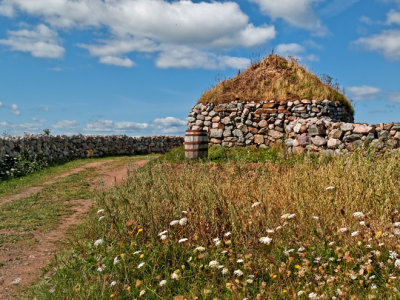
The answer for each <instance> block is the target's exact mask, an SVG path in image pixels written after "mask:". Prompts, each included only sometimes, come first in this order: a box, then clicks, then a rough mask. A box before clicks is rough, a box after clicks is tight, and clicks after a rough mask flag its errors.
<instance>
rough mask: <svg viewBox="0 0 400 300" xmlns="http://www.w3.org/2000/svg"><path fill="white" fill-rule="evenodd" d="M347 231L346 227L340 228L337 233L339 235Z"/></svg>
mask: <svg viewBox="0 0 400 300" xmlns="http://www.w3.org/2000/svg"><path fill="white" fill-rule="evenodd" d="M346 231H347V228H346V227H343V228H340V229H339V232H341V233H344V232H346Z"/></svg>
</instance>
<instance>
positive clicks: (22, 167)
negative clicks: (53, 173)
mask: <svg viewBox="0 0 400 300" xmlns="http://www.w3.org/2000/svg"><path fill="white" fill-rule="evenodd" d="M47 165H48V163H47V161H46V159H45V157H44V154H43V153H40V154H32V153H31V152H30V151H29V150H27V149H25V150H23V151H22V152H21V154H19V155H18V156H15V157H13V156H10V155H6V156H4V157H3V158H2V159H0V180H4V179H7V178H10V177H20V176H24V175H27V174H31V173H34V172H36V171H39V170H41V169H43V168H44V167H46V166H47Z"/></svg>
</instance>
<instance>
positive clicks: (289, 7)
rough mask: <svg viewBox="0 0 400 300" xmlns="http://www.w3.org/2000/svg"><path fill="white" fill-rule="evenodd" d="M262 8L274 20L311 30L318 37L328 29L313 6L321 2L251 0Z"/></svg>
mask: <svg viewBox="0 0 400 300" xmlns="http://www.w3.org/2000/svg"><path fill="white" fill-rule="evenodd" d="M250 1H251V2H255V3H257V4H258V5H259V6H260V9H261V12H263V13H264V14H266V15H268V16H270V17H271V18H272V19H278V18H281V19H283V20H285V21H286V22H287V23H289V24H291V25H293V26H296V27H300V28H303V29H307V30H310V31H312V32H314V33H315V34H316V35H325V34H326V33H327V29H326V27H325V26H324V25H323V24H322V22H321V20H320V19H319V18H318V17H317V16H316V14H315V12H314V9H313V5H315V4H316V3H318V2H320V0H279V1H276V0H250Z"/></svg>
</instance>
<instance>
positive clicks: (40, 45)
mask: <svg viewBox="0 0 400 300" xmlns="http://www.w3.org/2000/svg"><path fill="white" fill-rule="evenodd" d="M7 33H8V39H1V40H0V44H2V45H5V46H9V47H10V49H11V50H13V51H22V52H29V53H30V54H31V55H32V56H34V57H45V58H61V57H62V56H63V55H64V52H65V49H64V48H63V47H61V46H59V45H58V35H57V32H55V31H53V30H51V29H50V28H49V27H47V26H46V25H43V24H41V25H38V26H36V28H34V29H33V30H27V29H21V30H18V31H8V32H7Z"/></svg>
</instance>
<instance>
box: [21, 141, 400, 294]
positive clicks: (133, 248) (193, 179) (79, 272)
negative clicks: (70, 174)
mask: <svg viewBox="0 0 400 300" xmlns="http://www.w3.org/2000/svg"><path fill="white" fill-rule="evenodd" d="M246 153H247V154H246ZM210 156H211V158H212V159H211V161H202V162H201V161H198V162H184V161H182V149H178V150H175V151H174V152H172V153H169V154H168V155H166V156H165V157H163V158H161V159H159V160H157V161H153V162H152V163H151V164H149V165H148V166H146V167H144V168H142V169H139V170H138V171H137V172H135V173H133V174H131V177H130V178H129V180H128V182H126V184H124V185H123V186H120V187H118V188H115V189H113V190H110V191H108V192H104V193H101V194H98V195H97V197H98V198H97V206H96V208H95V209H94V210H93V211H92V212H91V214H90V216H89V217H88V221H87V222H86V223H85V224H83V225H81V227H80V229H79V230H78V231H77V232H76V237H75V239H74V240H73V241H72V242H71V246H70V249H69V250H67V251H64V252H62V253H61V254H60V255H58V256H57V258H56V259H55V260H54V262H53V263H52V264H51V265H50V266H49V267H48V268H47V269H46V270H45V272H48V273H47V274H50V277H48V278H45V279H44V280H42V281H40V282H39V283H38V284H36V285H35V286H34V287H33V288H32V290H31V291H30V293H29V296H28V298H29V299H32V297H36V299H110V298H113V299H135V298H138V299H245V298H247V299H288V298H290V299H317V298H321V299H349V298H353V299H374V298H375V299H382V298H385V299H390V298H392V299H397V298H398V297H399V291H398V289H399V288H400V281H399V280H400V260H399V258H398V253H399V251H400V249H399V248H400V243H399V236H400V227H399V226H400V223H399V222H400V215H399V210H400V201H399V200H400V190H399V188H398V187H399V184H400V155H399V153H397V154H387V155H374V154H371V155H365V154H361V153H355V154H353V155H351V156H344V157H335V158H326V157H309V156H292V157H291V158H290V159H287V158H286V155H285V154H284V153H282V152H279V151H267V150H263V151H261V152H260V151H258V150H251V149H236V150H222V149H221V148H214V149H212V151H211V153H210ZM239 158H240V159H239ZM258 161H261V162H258Z"/></svg>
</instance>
